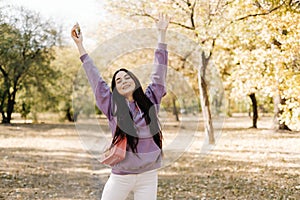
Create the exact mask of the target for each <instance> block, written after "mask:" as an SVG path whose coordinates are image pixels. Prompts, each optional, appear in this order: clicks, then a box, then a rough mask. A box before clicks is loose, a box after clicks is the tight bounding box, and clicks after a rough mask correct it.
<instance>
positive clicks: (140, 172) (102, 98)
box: [71, 14, 170, 200]
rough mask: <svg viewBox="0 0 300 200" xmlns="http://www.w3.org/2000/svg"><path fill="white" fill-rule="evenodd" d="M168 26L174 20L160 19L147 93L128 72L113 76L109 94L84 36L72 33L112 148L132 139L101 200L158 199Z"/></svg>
mask: <svg viewBox="0 0 300 200" xmlns="http://www.w3.org/2000/svg"><path fill="white" fill-rule="evenodd" d="M169 21H170V18H169V17H168V16H167V15H163V14H159V17H158V20H157V21H156V27H157V30H158V47H157V49H156V50H155V59H154V69H153V74H152V83H151V84H150V85H149V86H148V87H147V88H146V90H145V92H144V91H143V89H142V87H141V84H140V82H139V80H138V79H137V77H136V76H135V75H134V74H133V73H132V72H130V71H128V70H126V69H124V68H122V69H119V70H118V71H116V72H115V74H114V75H113V78H112V82H111V90H110V89H109V87H108V85H107V83H106V82H105V81H104V80H103V79H102V77H101V75H100V74H99V72H98V69H97V68H96V67H95V65H94V63H93V61H92V59H91V58H90V57H89V55H88V54H87V52H86V50H85V48H84V47H83V37H82V33H78V32H76V30H77V29H78V28H79V26H78V24H76V25H75V26H74V27H73V28H72V30H71V35H72V38H73V40H74V42H75V44H76V45H77V47H78V50H79V53H80V59H81V61H82V63H83V67H84V70H85V72H86V74H87V77H88V80H89V82H90V85H91V87H92V89H93V92H94V95H95V98H96V104H97V106H98V107H99V109H100V110H101V111H102V112H103V113H104V114H105V115H106V116H107V118H108V121H109V126H110V128H111V130H112V134H113V141H112V143H113V144H116V143H117V142H118V141H119V140H120V139H122V138H123V137H126V138H127V148H126V157H125V159H124V160H122V161H121V162H119V163H117V164H116V165H114V166H112V171H111V174H110V177H109V179H108V181H107V183H106V184H105V187H104V190H103V193H102V198H101V199H102V200H122V199H126V197H127V196H128V194H129V192H131V191H133V192H134V199H135V200H154V199H156V193H157V182H158V180H157V169H158V168H159V167H160V166H161V157H162V133H161V130H160V126H159V121H158V117H157V113H158V111H159V104H160V102H161V98H162V97H163V96H164V95H165V94H166V88H165V79H166V73H167V60H168V52H167V45H166V43H165V36H166V31H167V28H168V24H169Z"/></svg>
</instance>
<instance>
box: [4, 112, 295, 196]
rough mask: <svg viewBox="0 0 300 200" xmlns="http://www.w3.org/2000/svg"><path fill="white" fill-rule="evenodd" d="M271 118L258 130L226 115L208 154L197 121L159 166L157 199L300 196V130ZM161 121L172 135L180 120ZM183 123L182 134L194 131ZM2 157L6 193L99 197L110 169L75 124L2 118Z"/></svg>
mask: <svg viewBox="0 0 300 200" xmlns="http://www.w3.org/2000/svg"><path fill="white" fill-rule="evenodd" d="M269 120H270V119H267V118H265V119H261V121H260V127H261V128H260V129H257V130H255V129H247V128H244V127H248V123H249V119H248V118H246V117H244V118H230V119H226V123H225V125H224V129H223V131H222V134H221V137H220V139H219V140H218V142H217V145H216V146H215V147H214V148H213V149H212V151H209V152H207V153H199V152H201V149H202V147H203V146H202V142H203V132H202V131H201V125H200V126H199V130H198V131H197V133H196V134H195V135H194V137H193V143H192V145H191V146H190V147H189V149H188V150H186V152H185V153H184V154H183V155H182V156H181V157H180V159H178V160H176V162H171V163H169V165H168V166H165V167H164V168H162V169H161V170H160V171H159V173H160V176H159V189H158V199H161V200H165V199H167V200H171V199H174V200H175V199H190V200H191V199H203V200H204V199H294V200H296V199H300V133H299V132H292V133H290V132H282V133H278V132H274V131H272V130H271V129H269V127H268V124H269ZM237 122H239V123H237ZM104 123H105V122H104ZM191 123H192V122H191ZM165 124H166V126H165V134H166V138H167V140H168V139H169V140H170V138H172V137H173V138H174V136H172V134H174V133H175V132H176V131H177V132H178V124H177V125H176V123H174V122H172V121H170V122H166V123H165ZM249 126H250V125H249ZM188 127H191V126H188ZM184 129H185V134H187V136H188V134H191V132H189V131H192V132H193V131H194V130H189V129H188V128H187V127H184ZM89 137H91V138H93V137H94V136H93V135H90V136H89ZM94 141H97V138H96V140H94ZM0 156H1V158H2V161H1V163H0V177H1V182H0V199H5V200H6V199H61V200H66V199H83V200H87V199H91V200H92V199H100V195H101V192H102V188H103V185H104V184H105V182H106V180H107V178H108V175H109V169H108V168H105V167H103V166H101V165H99V163H98V161H97V160H96V159H94V158H93V156H92V155H91V154H90V153H88V152H87V151H85V146H84V144H83V143H82V138H80V137H78V133H77V131H76V128H75V126H74V124H36V125H33V124H14V125H10V126H5V125H0ZM128 199H132V197H129V198H128Z"/></svg>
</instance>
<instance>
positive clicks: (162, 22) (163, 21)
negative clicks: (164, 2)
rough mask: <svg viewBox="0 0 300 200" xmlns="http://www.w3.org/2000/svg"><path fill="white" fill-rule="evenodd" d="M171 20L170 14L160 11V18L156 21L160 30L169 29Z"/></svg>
mask: <svg viewBox="0 0 300 200" xmlns="http://www.w3.org/2000/svg"><path fill="white" fill-rule="evenodd" d="M169 22H170V17H169V16H168V15H164V14H162V13H159V15H158V20H157V21H156V27H157V29H158V30H167V28H168V25H169Z"/></svg>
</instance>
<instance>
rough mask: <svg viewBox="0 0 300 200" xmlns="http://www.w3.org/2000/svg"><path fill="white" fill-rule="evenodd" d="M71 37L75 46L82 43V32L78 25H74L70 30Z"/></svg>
mask: <svg viewBox="0 0 300 200" xmlns="http://www.w3.org/2000/svg"><path fill="white" fill-rule="evenodd" d="M78 30H79V31H78ZM71 37H72V38H73V40H74V42H75V43H76V44H79V43H82V40H83V38H82V32H81V30H80V27H79V24H78V23H76V24H75V25H74V26H73V28H72V30H71Z"/></svg>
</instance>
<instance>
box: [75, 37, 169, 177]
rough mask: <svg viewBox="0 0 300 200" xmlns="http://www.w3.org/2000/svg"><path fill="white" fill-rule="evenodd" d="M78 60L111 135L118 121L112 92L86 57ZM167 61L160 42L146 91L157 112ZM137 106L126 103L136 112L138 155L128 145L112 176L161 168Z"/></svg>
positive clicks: (155, 148) (159, 155)
mask: <svg viewBox="0 0 300 200" xmlns="http://www.w3.org/2000/svg"><path fill="white" fill-rule="evenodd" d="M80 59H81V61H82V63H83V67H84V70H85V72H86V75H87V77H88V80H89V83H90V85H91V87H92V90H93V92H94V95H95V98H96V105H97V106H98V108H99V109H100V110H101V111H102V112H103V114H105V115H106V117H107V119H108V121H109V126H110V128H111V131H112V134H114V132H115V130H116V122H117V119H116V116H113V115H112V110H111V109H112V105H111V104H112V93H111V90H110V88H109V86H108V85H107V83H106V82H105V81H104V80H103V78H102V77H101V75H100V73H99V71H98V69H97V68H96V66H95V64H94V63H93V60H92V59H91V58H90V57H89V56H88V54H85V55H82V56H81V57H80ZM167 61H168V52H167V45H166V44H163V43H159V44H158V47H157V49H156V50H155V59H154V69H153V72H152V75H151V80H152V83H150V84H149V86H148V87H147V88H146V90H145V94H146V96H147V97H148V98H149V99H150V101H151V102H152V103H153V104H154V105H155V108H156V111H157V113H158V111H159V104H160V102H161V98H162V97H163V96H164V95H165V94H166V87H165V81H166V74H167ZM137 107H138V106H137V104H136V103H135V102H130V103H129V109H130V111H131V112H132V113H135V112H136V113H135V114H134V115H136V116H135V117H134V119H133V120H134V123H135V127H136V129H137V134H138V136H139V143H138V145H137V152H138V153H137V155H138V156H137V155H136V154H134V153H133V152H132V151H131V149H130V148H128V146H127V152H126V157H125V159H124V160H123V161H121V162H120V163H118V164H116V165H115V166H113V167H112V173H114V174H120V175H125V174H138V173H143V172H146V171H150V170H154V169H157V168H159V167H161V150H160V149H159V147H158V146H157V145H156V143H155V142H154V140H153V138H152V135H151V133H150V129H149V126H147V125H146V122H145V120H144V119H143V118H142V113H141V110H140V109H139V108H137ZM137 111H138V112H137Z"/></svg>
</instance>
